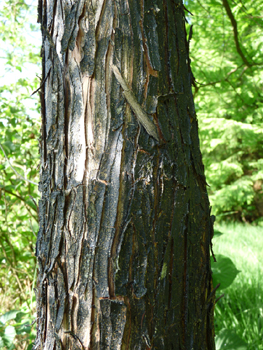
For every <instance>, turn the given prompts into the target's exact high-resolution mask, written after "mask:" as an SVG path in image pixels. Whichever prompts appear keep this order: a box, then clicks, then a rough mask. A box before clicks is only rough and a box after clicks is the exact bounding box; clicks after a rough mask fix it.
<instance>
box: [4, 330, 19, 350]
mask: <svg viewBox="0 0 263 350" xmlns="http://www.w3.org/2000/svg"><path fill="white" fill-rule="evenodd" d="M15 336H16V330H15V327H13V326H7V327H6V329H5V334H4V336H3V340H4V343H5V345H6V346H8V347H9V346H11V345H12V343H13V340H14V338H15Z"/></svg>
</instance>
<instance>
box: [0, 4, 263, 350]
mask: <svg viewBox="0 0 263 350" xmlns="http://www.w3.org/2000/svg"><path fill="white" fill-rule="evenodd" d="M36 7H37V1H36V0H32V1H31V0H1V3H0V265H1V268H0V295H1V297H0V349H5V350H6V349H18V350H22V349H23V350H24V349H28V350H29V349H32V347H33V339H34V334H35V333H34V332H35V330H34V326H33V325H32V322H33V321H34V318H35V295H34V285H35V279H36V260H35V256H34V246H35V241H36V235H37V231H38V218H37V216H38V215H37V201H38V189H37V185H36V184H37V182H38V171H39V169H38V164H39V155H38V138H39V134H40V106H39V101H38V100H39V98H38V96H37V94H35V95H33V96H31V94H32V92H33V91H35V90H36V89H37V88H38V87H39V85H40V78H39V77H40V76H41V69H40V57H39V54H40V44H41V39H40V30H39V26H37V23H36V12H37V9H36ZM185 7H186V8H187V10H188V11H185V16H186V19H187V22H188V24H187V31H188V35H189V38H190V39H191V40H190V57H191V65H192V71H193V74H194V77H195V84H194V85H195V86H193V94H194V99H195V105H196V111H197V116H198V120H199V129H200V130H199V135H200V142H201V149H202V153H203V161H204V165H205V169H206V177H207V182H208V184H209V186H210V187H209V188H208V190H209V195H210V201H211V205H212V212H213V214H214V215H216V226H215V228H216V233H215V239H214V252H215V255H216V257H217V263H215V262H213V261H212V268H213V271H214V285H215V286H216V285H217V283H218V282H220V283H221V286H220V287H219V288H218V290H217V294H216V295H217V298H218V302H217V304H216V309H215V325H216V335H217V336H216V344H217V349H218V350H219V349H228V350H242V349H251V350H252V349H253V350H254V349H257V350H262V349H263V345H262V339H263V306H262V293H263V288H262V282H261V281H262V280H263V278H262V277H263V268H262V266H263V264H262V253H261V250H262V248H261V247H262V246H263V233H262V227H263V188H262V186H263V128H262V126H263V123H262V120H263V118H262V115H263V69H262V68H263V55H262V53H263V2H262V0H188V1H185ZM190 28H191V29H190ZM191 32H192V35H191ZM222 293H224V297H222Z"/></svg>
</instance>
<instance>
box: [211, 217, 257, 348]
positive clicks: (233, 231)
mask: <svg viewBox="0 0 263 350" xmlns="http://www.w3.org/2000/svg"><path fill="white" fill-rule="evenodd" d="M215 228H216V229H217V230H219V231H221V232H223V233H224V234H223V235H221V236H219V237H216V238H215V239H214V240H213V248H214V249H213V250H214V253H215V255H216V254H223V255H226V256H228V257H229V258H230V259H231V260H232V261H233V262H234V264H235V265H236V268H237V269H238V270H240V271H241V272H240V273H239V274H238V275H237V277H236V279H235V280H234V282H233V283H232V284H231V285H230V286H229V287H228V288H226V289H225V290H224V291H221V293H220V291H219V292H218V293H217V296H220V295H221V294H222V292H224V294H225V296H224V297H223V298H222V299H220V300H219V301H218V303H217V304H216V308H215V327H216V328H215V329H216V333H217V332H218V331H220V330H221V329H222V328H226V329H229V330H233V331H235V333H236V334H237V335H238V336H239V337H240V338H242V339H243V340H244V341H245V342H246V343H247V344H248V347H247V349H248V350H252V349H253V350H263V343H262V339H263V284H262V281H263V228H262V227H260V226H251V225H244V224H235V223H231V224H224V223H222V224H217V225H216V226H215ZM233 350H235V349H233Z"/></svg>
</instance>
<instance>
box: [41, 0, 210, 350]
mask: <svg viewBox="0 0 263 350" xmlns="http://www.w3.org/2000/svg"><path fill="white" fill-rule="evenodd" d="M39 22H40V23H41V28H42V37H43V45H42V60H43V83H42V92H41V104H42V138H41V141H40V153H41V172H40V183H39V190H40V192H41V193H42V197H41V200H40V201H39V219H40V229H39V233H38V239H37V247H36V256H37V258H38V263H39V275H38V286H37V308H38V311H37V317H38V319H37V338H36V343H35V349H48V350H55V349H56V350H58V349H61V350H62V349H63V350H69V349H71V350H76V349H92V350H95V349H101V350H103V349H111V350H117V349H131V350H134V349H158V350H161V349H165V350H170V349H176V350H177V349H178V350H179V349H185V350H190V349H195V350H197V349H208V350H214V348H215V347H214V329H213V309H214V293H213V292H212V289H213V286H212V278H211V268H210V256H209V255H210V253H209V249H210V248H209V246H210V244H211V238H212V233H213V223H212V220H211V218H210V209H209V201H208V197H207V191H206V182H205V177H204V169H203V164H202V160H201V154H200V148H199V140H198V125H197V119H196V113H195V109H194V103H193V97H192V92H191V82H192V73H191V69H190V59H189V48H188V42H187V40H186V31H185V18H184V6H183V4H182V1H181V0H151V1H150V0H140V1H139V0H137V1H136V0H114V1H113V0H96V1H95V0H75V1H69V0H63V1H58V0H39Z"/></svg>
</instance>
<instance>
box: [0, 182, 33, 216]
mask: <svg viewBox="0 0 263 350" xmlns="http://www.w3.org/2000/svg"><path fill="white" fill-rule="evenodd" d="M0 189H1V190H2V191H4V192H6V193H8V194H11V196H14V197H16V198H18V199H20V200H21V201H22V202H24V203H26V204H27V205H28V206H29V207H30V208H31V209H32V210H34V212H36V213H37V209H36V208H35V207H34V206H32V205H30V204H29V203H27V201H26V200H25V199H24V198H23V197H21V196H19V195H18V194H16V193H13V192H12V191H9V190H7V189H6V188H5V187H0Z"/></svg>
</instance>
